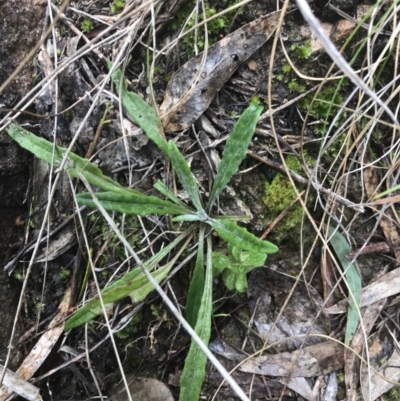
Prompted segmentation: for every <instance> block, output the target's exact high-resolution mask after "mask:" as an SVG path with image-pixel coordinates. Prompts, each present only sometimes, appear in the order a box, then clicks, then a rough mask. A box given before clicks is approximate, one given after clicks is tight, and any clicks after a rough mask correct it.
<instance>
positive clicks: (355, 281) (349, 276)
mask: <svg viewBox="0 0 400 401" xmlns="http://www.w3.org/2000/svg"><path fill="white" fill-rule="evenodd" d="M328 234H329V237H330V241H329V243H330V244H331V245H332V248H333V249H334V250H335V253H336V256H337V257H338V259H339V261H340V264H341V265H342V269H343V271H344V274H345V276H346V285H347V287H348V289H349V309H348V311H347V325H346V333H345V340H344V342H345V344H346V345H349V344H350V341H351V339H352V338H353V336H354V333H355V332H356V330H357V327H358V323H359V321H360V307H361V289H362V283H361V277H360V274H359V273H358V270H357V267H356V266H355V264H354V263H351V262H350V261H349V260H348V259H346V255H347V254H349V253H350V252H351V247H350V245H349V243H348V242H347V240H346V238H345V237H344V236H343V235H342V234H340V233H339V231H338V230H337V229H336V228H334V227H332V226H329V227H328Z"/></svg>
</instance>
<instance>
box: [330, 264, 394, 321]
mask: <svg viewBox="0 0 400 401" xmlns="http://www.w3.org/2000/svg"><path fill="white" fill-rule="evenodd" d="M399 292H400V267H398V268H397V269H394V270H392V271H391V272H389V273H387V274H385V275H383V276H382V277H381V278H380V279H379V280H377V281H375V282H373V283H371V284H369V285H367V286H366V287H364V288H363V289H362V292H361V307H364V306H368V305H372V304H374V303H375V302H378V301H379V300H381V299H384V298H387V297H391V296H392V295H396V294H398V293H399ZM347 307H348V302H347V300H345V299H344V300H342V301H339V302H338V303H337V304H336V305H334V306H331V307H330V308H326V309H325V313H327V314H338V313H345V312H347Z"/></svg>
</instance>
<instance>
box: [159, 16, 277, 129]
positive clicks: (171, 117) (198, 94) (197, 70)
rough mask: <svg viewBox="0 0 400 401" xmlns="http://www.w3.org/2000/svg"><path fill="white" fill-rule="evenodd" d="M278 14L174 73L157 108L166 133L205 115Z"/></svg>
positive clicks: (263, 39) (252, 24)
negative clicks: (218, 93)
mask: <svg viewBox="0 0 400 401" xmlns="http://www.w3.org/2000/svg"><path fill="white" fill-rule="evenodd" d="M280 14H281V12H280V11H275V12H273V13H271V14H268V15H264V16H262V17H260V18H258V19H256V20H255V21H252V22H250V23H249V24H247V25H244V26H242V27H241V28H239V29H238V30H236V31H235V32H232V33H231V34H230V35H227V36H226V37H225V38H223V39H222V40H220V41H219V42H217V43H216V44H215V45H213V46H211V47H210V48H209V49H208V50H207V52H204V53H201V54H199V55H198V56H196V57H194V58H192V59H191V60H189V61H188V62H187V63H186V64H185V65H184V66H183V67H181V68H180V69H179V70H178V71H176V72H175V74H174V75H173V77H172V78H171V80H170V81H169V82H168V86H167V89H166V91H165V97H164V101H163V103H162V105H161V107H160V116H161V121H162V123H163V127H164V129H165V131H167V132H175V131H181V130H184V129H186V128H187V127H189V126H190V125H191V124H193V123H194V122H195V121H196V120H197V119H198V118H199V117H200V116H201V115H202V114H203V113H204V111H205V110H206V109H207V108H208V106H209V105H210V103H211V101H212V100H213V99H214V97H215V95H216V94H217V92H218V91H219V90H220V89H221V88H222V86H223V85H224V83H225V82H226V81H227V80H228V79H229V78H230V76H231V75H232V74H233V73H234V71H235V70H236V68H237V67H238V66H239V64H240V63H242V62H243V61H245V60H247V59H248V58H249V57H250V56H251V55H252V54H253V53H254V52H255V51H256V50H258V49H259V48H260V47H261V46H262V45H263V44H264V43H265V42H266V41H267V40H268V39H269V38H270V36H271V35H272V34H273V33H274V31H275V29H276V27H277V24H278V20H279V17H280Z"/></svg>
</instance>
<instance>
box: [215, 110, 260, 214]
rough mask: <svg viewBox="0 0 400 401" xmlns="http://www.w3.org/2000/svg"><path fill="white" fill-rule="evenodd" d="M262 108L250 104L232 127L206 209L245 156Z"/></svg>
mask: <svg viewBox="0 0 400 401" xmlns="http://www.w3.org/2000/svg"><path fill="white" fill-rule="evenodd" d="M262 110H263V107H262V106H257V105H256V104H251V105H250V106H249V107H248V108H247V109H246V110H245V111H244V112H243V114H242V115H241V116H240V118H239V120H238V121H237V122H236V124H235V126H234V127H233V131H232V134H231V135H230V137H229V138H228V140H227V141H226V144H225V149H224V152H223V153H222V160H221V162H220V163H219V165H218V170H217V175H216V176H215V180H214V184H213V187H212V190H211V194H210V198H209V201H208V209H211V207H212V205H213V203H214V202H215V200H216V199H217V197H218V196H219V194H220V193H221V191H222V190H223V189H224V188H225V187H226V185H227V184H228V182H229V181H230V179H231V178H232V176H233V174H235V173H236V172H237V171H238V169H239V165H240V163H241V162H242V160H243V158H244V157H245V156H246V151H247V148H248V146H249V143H250V141H251V138H252V136H253V134H254V131H255V129H256V125H257V121H258V118H259V117H260V114H261V112H262Z"/></svg>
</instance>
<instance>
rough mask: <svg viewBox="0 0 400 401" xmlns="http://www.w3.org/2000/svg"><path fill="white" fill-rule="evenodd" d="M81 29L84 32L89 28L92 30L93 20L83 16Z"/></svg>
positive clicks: (87, 31) (88, 30)
mask: <svg viewBox="0 0 400 401" xmlns="http://www.w3.org/2000/svg"><path fill="white" fill-rule="evenodd" d="M81 29H82V31H83V32H85V33H89V32H90V31H91V30H93V22H92V21H91V20H90V19H89V18H85V19H84V20H83V21H82V22H81Z"/></svg>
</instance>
